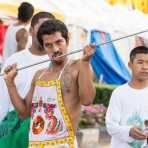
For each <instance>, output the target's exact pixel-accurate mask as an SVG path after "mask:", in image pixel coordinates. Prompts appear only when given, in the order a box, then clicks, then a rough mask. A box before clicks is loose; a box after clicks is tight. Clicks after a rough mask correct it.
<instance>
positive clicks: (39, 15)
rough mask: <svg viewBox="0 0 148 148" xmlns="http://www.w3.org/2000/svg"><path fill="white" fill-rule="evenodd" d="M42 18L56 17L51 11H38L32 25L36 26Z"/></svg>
mask: <svg viewBox="0 0 148 148" xmlns="http://www.w3.org/2000/svg"><path fill="white" fill-rule="evenodd" d="M41 18H49V19H55V16H54V15H53V14H51V13H49V12H44V11H41V12H38V13H36V14H35V15H34V16H33V17H32V20H31V27H34V26H35V25H36V24H37V23H38V21H39V19H41Z"/></svg>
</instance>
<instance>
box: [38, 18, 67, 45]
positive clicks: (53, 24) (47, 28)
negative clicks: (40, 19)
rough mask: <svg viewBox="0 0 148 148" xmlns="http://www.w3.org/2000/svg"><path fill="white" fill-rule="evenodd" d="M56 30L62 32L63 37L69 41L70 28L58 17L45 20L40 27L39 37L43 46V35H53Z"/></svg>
mask: <svg viewBox="0 0 148 148" xmlns="http://www.w3.org/2000/svg"><path fill="white" fill-rule="evenodd" d="M55 32H60V33H61V35H62V37H63V38H65V40H66V42H68V29H67V27H66V25H65V24H64V23H63V22H62V21H60V20H57V19H54V20H47V21H45V22H44V23H43V24H42V25H41V26H40V28H39V30H38V33H37V39H38V41H39V43H40V45H41V46H42V47H43V38H42V37H43V35H51V34H53V33H55Z"/></svg>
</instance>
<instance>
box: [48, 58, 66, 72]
mask: <svg viewBox="0 0 148 148" xmlns="http://www.w3.org/2000/svg"><path fill="white" fill-rule="evenodd" d="M67 61H68V59H65V61H64V62H63V63H61V64H55V63H53V64H52V66H51V68H50V69H49V70H51V71H52V72H57V71H61V69H62V68H63V67H64V65H65V64H66V63H67Z"/></svg>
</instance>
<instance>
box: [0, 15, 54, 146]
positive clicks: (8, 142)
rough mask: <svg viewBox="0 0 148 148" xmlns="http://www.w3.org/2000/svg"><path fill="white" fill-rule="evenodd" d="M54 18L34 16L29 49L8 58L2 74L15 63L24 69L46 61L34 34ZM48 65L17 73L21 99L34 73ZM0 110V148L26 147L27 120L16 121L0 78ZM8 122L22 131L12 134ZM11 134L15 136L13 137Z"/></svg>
mask: <svg viewBox="0 0 148 148" xmlns="http://www.w3.org/2000/svg"><path fill="white" fill-rule="evenodd" d="M54 18H55V17H54V16H53V15H52V14H50V13H48V12H39V13H37V14H36V15H34V17H33V18H32V21H31V28H30V33H31V36H32V46H31V48H30V49H25V50H23V51H20V52H17V53H15V54H13V55H12V56H10V57H9V58H8V59H7V61H6V63H5V64H4V67H3V69H2V72H3V70H4V69H5V67H7V66H8V65H10V64H13V63H17V65H18V67H24V66H27V65H30V64H35V63H37V62H40V61H43V60H46V59H48V56H47V55H46V52H45V50H44V49H42V48H41V46H40V44H39V43H38V40H37V37H36V34H37V31H38V29H39V27H40V25H41V24H42V23H43V22H44V21H46V20H48V19H54ZM48 65H49V62H48V63H44V64H40V65H36V66H33V67H30V68H27V69H24V70H21V71H19V72H18V76H17V78H16V82H15V83H16V86H17V88H18V91H19V93H20V94H21V96H22V97H24V96H25V95H26V93H27V92H28V90H29V88H30V85H31V82H32V78H33V76H34V74H35V72H36V71H37V70H39V69H42V68H45V67H47V66H48ZM0 110H1V112H0V120H3V121H1V123H0V128H1V129H3V130H0V147H5V148H10V147H11V148H26V147H28V130H27V128H29V119H28V120H26V121H25V120H24V121H19V120H18V117H17V114H16V112H15V111H14V107H13V105H12V103H11V101H10V97H9V95H8V91H7V88H6V84H5V82H4V79H3V78H2V77H1V78H0ZM6 114H7V115H6ZM4 117H5V118H4ZM10 120H11V121H12V122H13V123H12V124H14V125H15V126H19V127H21V128H20V129H22V131H21V130H20V129H17V131H16V132H13V133H12V131H14V128H13V127H12V130H11V127H9V129H8V128H7V126H10V124H11V123H10V122H11V121H10ZM14 122H16V123H14ZM20 122H21V123H20ZM25 122H26V123H25ZM9 123H10V124H9ZM6 124H7V125H6ZM18 124H19V125H18ZM4 129H5V130H4ZM20 131H21V132H20ZM13 134H14V135H16V136H14V135H13ZM18 135H19V136H20V137H22V138H20V139H19V144H16V143H18V139H17V138H18V137H19V136H18ZM6 137H7V139H6ZM16 137H17V138H16Z"/></svg>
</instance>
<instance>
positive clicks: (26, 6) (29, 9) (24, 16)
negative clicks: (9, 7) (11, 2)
mask: <svg viewBox="0 0 148 148" xmlns="http://www.w3.org/2000/svg"><path fill="white" fill-rule="evenodd" d="M33 13H34V7H33V6H32V4H30V3H28V2H23V3H21V5H20V6H19V8H18V19H19V20H21V21H22V22H27V21H29V20H30V19H31V17H32V16H33Z"/></svg>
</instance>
